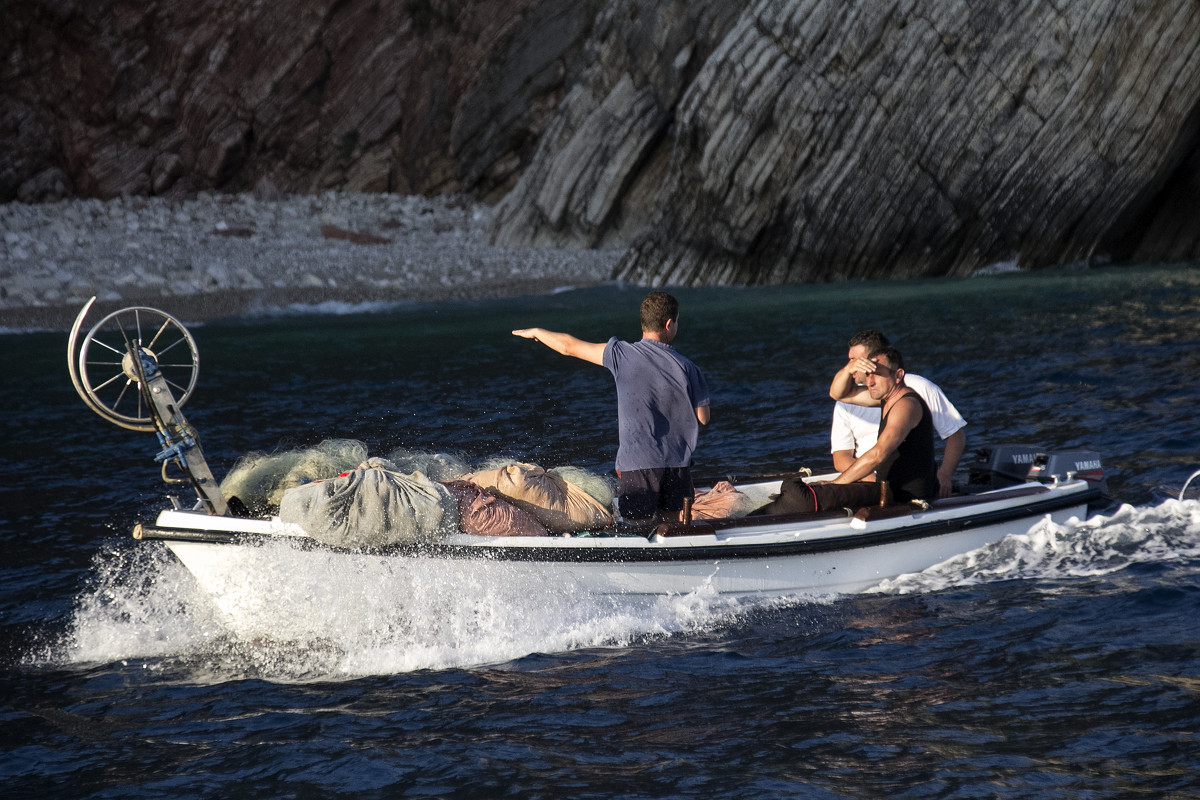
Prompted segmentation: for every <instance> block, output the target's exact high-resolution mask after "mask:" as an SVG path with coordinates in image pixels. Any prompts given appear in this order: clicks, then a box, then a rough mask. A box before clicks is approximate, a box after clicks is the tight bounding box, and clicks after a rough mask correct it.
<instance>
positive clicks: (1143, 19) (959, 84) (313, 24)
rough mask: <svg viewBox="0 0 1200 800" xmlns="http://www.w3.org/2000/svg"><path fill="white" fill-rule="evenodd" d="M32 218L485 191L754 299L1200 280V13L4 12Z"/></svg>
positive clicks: (820, 4)
mask: <svg viewBox="0 0 1200 800" xmlns="http://www.w3.org/2000/svg"><path fill="white" fill-rule="evenodd" d="M3 15H4V17H5V20H6V24H5V25H4V26H0V48H3V49H4V51H5V52H7V53H8V54H9V56H8V58H7V59H6V60H5V61H4V62H3V66H0V100H2V102H3V112H2V115H0V143H2V144H3V147H2V148H0V199H3V200H11V199H14V198H19V199H23V200H29V201H37V200H45V199H53V198H54V197H57V196H65V195H70V194H80V195H84V196H101V197H108V196H114V195H119V194H167V195H170V194H172V193H183V192H188V191H191V190H194V189H199V188H216V189H221V190H227V191H241V190H246V189H249V188H252V187H255V186H257V187H259V188H260V189H262V188H263V187H266V188H267V189H270V188H271V187H278V188H279V189H282V190H285V191H292V192H315V191H320V190H324V189H345V190H360V191H392V192H399V193H445V192H471V193H474V194H475V195H477V196H479V197H482V198H485V199H489V200H496V199H499V198H503V199H502V200H501V201H500V203H499V205H498V206H497V208H496V214H495V217H494V218H495V226H494V228H493V233H492V235H493V239H494V240H495V241H496V242H497V243H499V244H505V245H521V246H525V245H535V246H537V245H551V246H559V247H561V246H572V247H594V246H603V247H622V248H627V250H626V254H625V257H624V258H623V259H622V261H621V264H620V266H619V267H618V270H617V272H618V277H621V278H625V279H629V280H633V281H637V282H640V283H646V284H693V283H702V284H725V283H771V282H790V281H810V280H835V279H844V278H860V277H875V276H896V277H907V276H918V275H962V274H968V273H970V272H972V271H974V270H976V269H978V268H980V267H983V266H986V265H989V264H994V263H997V262H1017V263H1019V264H1020V265H1022V266H1024V267H1030V268H1034V267H1040V266H1047V265H1053V264H1063V263H1070V262H1078V261H1088V260H1097V259H1106V258H1116V259H1126V258H1128V259H1137V260H1143V261H1145V260H1157V259H1164V260H1165V259H1170V260H1177V259H1184V258H1195V257H1197V256H1198V255H1200V225H1197V224H1196V223H1195V217H1194V208H1195V207H1196V201H1197V199H1200V147H1197V144H1198V143H1200V6H1198V5H1197V4H1196V2H1195V0H1163V2H1160V3H1155V4H1136V5H1130V4H1127V3H1120V2H1117V0H1060V2H1057V3H1054V4H1052V3H1050V2H1048V1H1047V0H1024V1H1023V2H1022V1H1021V0H998V1H997V2H989V3H984V4H979V3H962V2H959V0H892V1H890V2H888V1H886V0H850V2H830V0H759V2H753V3H749V4H744V5H743V4H730V3H725V2H720V1H719V0H690V1H688V2H683V1H682V0H680V1H679V2H671V1H670V0H657V1H656V2H651V0H597V2H595V3H567V2H553V0H541V1H540V2H539V0H499V1H498V2H491V3H480V2H477V1H476V0H403V2H401V1H400V0H392V1H391V2H389V1H388V0H375V1H374V2H363V1H362V0H289V2H286V3H285V2H280V1H279V0H259V2H248V1H245V2H234V0H211V1H210V2H202V3H199V4H185V3H182V2H178V0H157V2H156V1H155V0H150V2H146V3H142V4H132V3H125V2H120V0H92V1H91V2H82V1H81V0H39V1H38V2H25V3H17V2H14V1H13V0H8V2H6V3H4V9H3Z"/></svg>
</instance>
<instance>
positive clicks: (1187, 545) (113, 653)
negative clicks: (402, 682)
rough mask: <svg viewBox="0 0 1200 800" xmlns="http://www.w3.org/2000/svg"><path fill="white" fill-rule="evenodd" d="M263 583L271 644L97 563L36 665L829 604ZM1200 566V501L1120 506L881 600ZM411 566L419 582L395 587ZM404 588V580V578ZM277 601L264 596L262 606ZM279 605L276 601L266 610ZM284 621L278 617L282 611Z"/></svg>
mask: <svg viewBox="0 0 1200 800" xmlns="http://www.w3.org/2000/svg"><path fill="white" fill-rule="evenodd" d="M258 556H259V557H258V559H257V566H258V567H259V568H260V569H262V570H263V571H265V572H266V574H261V575H258V576H257V577H256V578H255V580H254V581H253V583H254V585H255V586H256V587H257V588H256V589H255V590H254V591H255V592H257V593H258V594H257V595H256V596H255V597H254V604H253V605H252V606H248V607H247V610H246V613H248V614H259V615H264V616H263V618H261V619H260V620H259V623H260V624H259V627H260V628H261V630H262V631H263V633H262V634H261V635H255V636H245V635H243V636H237V635H234V634H233V633H231V632H230V631H231V628H230V626H229V625H228V624H227V623H228V620H227V619H225V617H224V614H226V613H227V612H225V611H221V610H219V609H217V608H216V607H214V606H213V605H212V603H211V601H210V600H209V597H208V595H207V593H206V592H204V591H202V590H201V589H200V588H199V586H197V584H196V582H195V579H194V578H193V577H192V575H191V573H189V572H188V571H187V570H186V569H185V568H184V567H183V566H182V565H181V564H180V563H179V562H178V561H176V560H175V558H174V557H173V556H172V555H171V554H170V553H169V552H168V551H167V550H166V548H163V547H146V546H144V545H143V546H136V547H129V546H125V543H124V542H121V543H115V544H114V545H112V546H110V547H108V548H106V549H105V550H104V551H102V552H101V553H99V554H98V555H97V556H96V560H95V563H94V565H93V581H92V585H91V586H90V587H89V588H88V589H87V590H86V591H85V592H84V593H83V595H82V596H81V597H80V598H79V599H78V600H77V602H76V606H75V609H74V612H73V614H72V618H71V620H70V623H69V625H68V629H67V631H66V632H65V633H64V634H63V635H62V637H61V639H60V641H58V642H57V643H55V644H54V645H53V646H52V647H50V648H49V652H47V653H45V654H43V656H42V657H39V658H38V659H37V660H44V661H50V662H52V663H56V664H60V665H62V664H68V665H83V664H97V663H101V664H104V663H113V662H118V661H123V662H127V661H130V660H142V661H143V662H144V666H145V668H146V669H147V670H152V671H155V670H157V671H161V672H163V673H170V674H171V675H172V676H174V677H173V679H180V678H181V677H182V679H183V680H185V681H189V682H190V681H195V682H199V683H211V682H220V681H225V680H239V679H245V678H265V679H270V680H276V681H312V680H329V679H334V680H337V679H346V678H352V677H358V676H366V675H386V674H397V673H406V672H411V671H415V670H424V669H454V668H467V667H478V666H484V665H497V664H504V663H507V662H510V661H513V660H515V659H519V658H522V657H525V656H529V655H531V654H535V653H565V652H570V651H575V650H579V649H586V648H624V647H629V646H635V645H639V644H645V643H647V642H652V641H655V640H660V639H665V638H667V637H673V636H679V635H682V636H688V635H691V634H699V633H706V634H711V633H712V632H714V631H720V630H722V629H725V628H729V627H733V626H736V625H738V624H739V623H740V622H742V621H744V620H745V619H747V617H748V616H750V615H752V614H754V613H755V612H762V611H763V610H770V611H771V613H773V614H774V613H783V612H785V611H786V610H787V609H788V608H795V607H800V606H805V607H808V606H811V604H812V603H814V602H828V598H825V599H822V598H812V597H803V598H800V597H793V598H770V599H762V600H747V599H746V598H741V599H737V598H732V597H729V596H720V595H718V594H717V593H716V592H714V591H709V590H707V589H702V590H700V591H697V592H694V593H691V594H688V595H675V596H667V597H656V596H637V597H625V596H614V595H604V596H594V595H588V594H587V593H586V592H584V591H582V590H579V589H576V588H575V587H572V586H552V585H547V584H546V582H545V581H534V580H530V579H529V576H528V574H525V575H517V576H513V577H514V579H513V580H504V579H503V575H502V574H501V575H499V576H498V575H497V572H496V571H495V570H491V571H487V572H485V573H479V572H473V571H472V570H470V569H465V568H463V565H462V564H461V563H455V562H447V561H435V560H419V561H413V562H412V563H408V564H405V565H404V566H400V567H398V566H397V565H396V563H395V562H394V561H388V560H385V559H378V561H375V562H368V563H367V564H366V565H364V564H363V563H362V562H358V563H357V564H356V565H352V564H351V563H350V562H348V561H347V560H346V559H341V560H339V559H338V558H337V557H336V556H334V555H330V556H328V557H325V558H319V559H314V558H313V553H312V552H303V551H300V550H296V549H294V548H292V547H290V546H288V545H287V544H286V543H284V542H279V543H271V544H268V545H266V546H264V547H263V548H261V551H260V552H259V554H258ZM1196 559H1200V501H1182V502H1181V501H1178V500H1167V501H1165V502H1163V503H1162V504H1161V505H1158V506H1155V507H1142V508H1135V507H1132V506H1128V505H1126V506H1121V507H1120V508H1119V509H1118V510H1117V511H1116V512H1115V513H1113V514H1112V515H1111V516H1097V517H1093V518H1091V519H1089V520H1086V521H1080V520H1076V519H1072V520H1070V521H1068V522H1066V523H1064V524H1061V525H1058V524H1054V523H1051V522H1048V521H1043V522H1041V523H1039V524H1038V525H1036V526H1034V527H1033V528H1032V529H1031V530H1030V531H1029V532H1028V533H1026V534H1023V535H1019V536H1009V537H1007V538H1005V539H1003V540H1001V541H1000V542H997V543H995V544H994V545H989V546H985V547H982V548H979V549H977V550H975V551H973V552H970V553H967V554H964V555H962V556H958V557H955V558H953V559H950V560H948V561H945V562H943V563H941V564H939V565H937V566H934V567H931V568H930V569H928V570H926V571H924V572H922V573H919V574H910V575H903V576H900V577H898V578H896V579H894V580H888V581H884V582H882V583H881V584H879V585H878V586H877V587H875V588H873V589H872V590H870V591H872V592H876V593H885V594H911V593H926V592H933V591H938V590H943V589H948V588H953V587H958V586H968V585H977V584H982V583H990V582H996V581H1006V580H1015V579H1021V580H1030V579H1032V580H1064V579H1071V578H1076V577H1088V576H1098V575H1105V574H1110V573H1113V572H1116V571H1119V570H1122V569H1125V568H1127V567H1130V566H1132V565H1135V564H1140V563H1148V562H1162V563H1170V562H1185V561H1188V560H1196ZM400 569H403V570H405V571H406V572H407V574H405V575H400V576H398V575H396V572H397V570H400ZM397 578H401V579H400V580H397ZM264 593H265V594H269V595H271V596H270V597H264V596H262V595H263V594H264ZM267 600H269V601H270V602H266V601H267ZM271 609H274V610H271Z"/></svg>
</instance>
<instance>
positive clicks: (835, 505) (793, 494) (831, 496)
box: [754, 478, 890, 515]
mask: <svg viewBox="0 0 1200 800" xmlns="http://www.w3.org/2000/svg"><path fill="white" fill-rule="evenodd" d="M879 489H880V486H879V484H878V483H876V482H875V481H860V482H858V483H816V484H807V483H805V482H804V481H803V480H802V479H801V478H784V480H783V484H782V485H781V486H780V487H779V495H778V496H777V497H776V498H775V499H774V500H772V501H771V502H770V503H769V504H768V505H766V506H764V507H763V508H760V509H758V510H757V511H755V512H754V513H755V514H756V515H757V514H798V513H803V512H807V511H831V510H834V509H839V508H861V507H863V506H877V505H879ZM889 500H890V497H889Z"/></svg>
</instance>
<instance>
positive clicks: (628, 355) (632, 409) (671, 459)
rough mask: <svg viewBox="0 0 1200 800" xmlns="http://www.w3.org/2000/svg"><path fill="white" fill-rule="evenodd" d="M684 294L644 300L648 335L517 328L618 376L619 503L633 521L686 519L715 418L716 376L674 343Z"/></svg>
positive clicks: (644, 330) (650, 296)
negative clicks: (695, 456) (697, 453)
mask: <svg viewBox="0 0 1200 800" xmlns="http://www.w3.org/2000/svg"><path fill="white" fill-rule="evenodd" d="M678 332H679V301H678V300H676V299H675V298H674V297H672V296H671V295H669V294H667V293H666V292H651V293H650V294H648V295H646V298H645V299H644V300H642V338H641V340H640V341H637V342H622V341H620V340H618V339H617V338H616V337H615V336H614V337H613V338H611V339H609V340H608V342H606V343H598V342H585V341H583V340H581V339H577V338H575V337H574V336H571V335H570V334H568V333H556V332H554V331H548V330H546V329H544V328H523V329H521V330H516V331H513V334H514V335H515V336H521V337H523V338H525V339H533V340H534V341H537V342H541V343H542V344H544V345H546V346H547V347H549V348H550V349H551V350H554V351H555V352H558V353H562V354H563V355H566V356H573V357H575V358H579V359H582V360H584V361H588V362H590V363H592V364H598V365H600V366H603V367H606V368H607V369H608V370H609V372H611V373H612V374H613V379H614V380H615V381H616V384H617V422H618V425H619V440H620V445H619V447H618V448H617V464H616V466H617V507H618V509H619V510H620V512H621V516H622V517H623V518H624V519H626V520H630V521H644V520H651V519H655V518H656V517H657V518H658V519H678V517H679V511H680V510H682V509H683V501H684V498H689V499H690V498H692V497H693V496H694V495H695V488H694V487H693V485H692V474H691V465H692V452H693V451H694V450H695V449H696V438H697V436H698V434H699V431H700V425H707V424H708V419H709V398H708V384H707V383H706V382H705V380H704V373H702V372H701V371H700V368H699V367H697V366H696V365H695V364H693V363H692V362H691V361H689V360H688V359H687V358H684V357H683V356H682V355H680V354H679V353H677V352H676V351H675V348H673V347H671V342H673V341H674V340H675V335H676V334H677V333H678Z"/></svg>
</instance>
